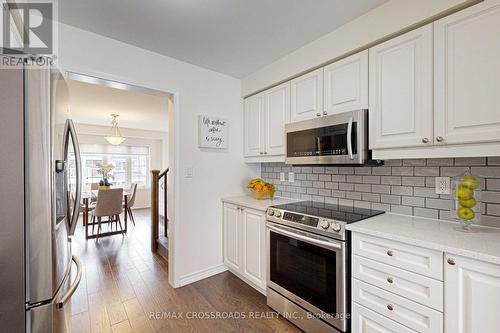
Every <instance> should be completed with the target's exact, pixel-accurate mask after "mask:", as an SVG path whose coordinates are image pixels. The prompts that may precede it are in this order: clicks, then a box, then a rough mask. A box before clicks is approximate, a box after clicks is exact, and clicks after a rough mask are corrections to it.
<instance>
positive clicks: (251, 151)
mask: <svg viewBox="0 0 500 333" xmlns="http://www.w3.org/2000/svg"><path fill="white" fill-rule="evenodd" d="M243 121H244V145H245V147H244V155H245V157H253V156H260V155H262V154H263V153H264V130H263V128H264V127H263V125H264V95H263V94H257V95H254V96H251V97H248V98H247V99H245V109H244V120H243Z"/></svg>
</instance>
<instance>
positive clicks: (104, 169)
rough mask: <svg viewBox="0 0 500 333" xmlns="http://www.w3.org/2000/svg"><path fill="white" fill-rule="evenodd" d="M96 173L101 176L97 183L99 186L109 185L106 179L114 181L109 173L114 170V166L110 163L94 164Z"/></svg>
mask: <svg viewBox="0 0 500 333" xmlns="http://www.w3.org/2000/svg"><path fill="white" fill-rule="evenodd" d="M96 167H97V173H98V174H100V175H101V176H102V180H101V181H100V182H99V185H101V186H102V185H105V186H109V185H111V184H110V183H109V182H108V179H111V180H113V179H115V176H113V175H112V174H111V171H112V170H113V169H114V168H115V166H114V165H113V164H111V163H96Z"/></svg>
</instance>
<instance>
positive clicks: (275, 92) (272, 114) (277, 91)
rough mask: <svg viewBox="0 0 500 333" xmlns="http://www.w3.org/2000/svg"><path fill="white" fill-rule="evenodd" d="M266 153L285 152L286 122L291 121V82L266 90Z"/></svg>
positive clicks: (278, 153)
mask: <svg viewBox="0 0 500 333" xmlns="http://www.w3.org/2000/svg"><path fill="white" fill-rule="evenodd" d="M264 96H265V97H264V98H265V110H266V112H265V121H264V122H265V126H264V141H265V149H264V154H265V155H284V154H285V123H288V122H289V121H290V82H286V83H283V84H281V85H279V86H277V87H274V88H272V89H269V90H267V91H265V92H264Z"/></svg>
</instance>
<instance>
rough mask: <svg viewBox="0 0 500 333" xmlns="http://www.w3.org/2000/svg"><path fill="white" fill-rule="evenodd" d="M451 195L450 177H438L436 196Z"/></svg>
mask: <svg viewBox="0 0 500 333" xmlns="http://www.w3.org/2000/svg"><path fill="white" fill-rule="evenodd" d="M450 193H451V190H450V177H436V194H450Z"/></svg>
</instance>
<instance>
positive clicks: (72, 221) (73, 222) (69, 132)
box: [64, 119, 82, 236]
mask: <svg viewBox="0 0 500 333" xmlns="http://www.w3.org/2000/svg"><path fill="white" fill-rule="evenodd" d="M70 136H71V142H72V143H73V151H74V153H75V164H76V165H75V167H76V191H75V192H76V193H75V200H74V203H73V205H74V206H73V215H72V216H70V217H68V221H69V230H68V233H69V236H72V235H73V234H74V233H75V229H76V226H77V224H78V216H79V214H80V200H81V197H82V161H81V157H80V145H79V144H78V137H77V135H76V130H75V126H74V125H73V121H71V119H66V124H65V125H64V161H65V163H68V148H69V147H68V145H69V138H70ZM67 191H68V192H69V190H67ZM68 199H69V193H68ZM69 202H71V200H68V203H69Z"/></svg>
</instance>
